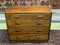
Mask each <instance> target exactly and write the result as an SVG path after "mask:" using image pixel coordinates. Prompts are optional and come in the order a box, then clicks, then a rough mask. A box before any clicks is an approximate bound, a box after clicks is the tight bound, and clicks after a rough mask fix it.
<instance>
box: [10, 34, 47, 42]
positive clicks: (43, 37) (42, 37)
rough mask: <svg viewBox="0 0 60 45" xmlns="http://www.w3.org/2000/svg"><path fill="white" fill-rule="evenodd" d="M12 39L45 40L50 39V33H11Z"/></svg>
mask: <svg viewBox="0 0 60 45" xmlns="http://www.w3.org/2000/svg"><path fill="white" fill-rule="evenodd" d="M9 38H10V40H12V41H43V40H48V35H45V34H19V35H17V34H12V35H9Z"/></svg>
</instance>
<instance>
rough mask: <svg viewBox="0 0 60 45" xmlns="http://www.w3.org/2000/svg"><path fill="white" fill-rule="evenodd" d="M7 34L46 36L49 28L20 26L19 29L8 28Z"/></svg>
mask: <svg viewBox="0 0 60 45" xmlns="http://www.w3.org/2000/svg"><path fill="white" fill-rule="evenodd" d="M8 31H9V33H16V34H17V33H18V34H20V33H40V34H41V33H44V34H48V33H49V27H39V26H34V27H33V26H32V27H31V26H27V27H24V26H21V27H9V28H8Z"/></svg>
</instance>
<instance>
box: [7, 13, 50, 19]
mask: <svg viewBox="0 0 60 45" xmlns="http://www.w3.org/2000/svg"><path fill="white" fill-rule="evenodd" d="M6 17H7V19H16V20H18V19H41V20H42V19H44V20H45V19H46V20H49V19H50V17H51V14H49V13H40V14H39V13H36V14H34V13H32V14H31V13H29V14H28V13H27V14H6Z"/></svg>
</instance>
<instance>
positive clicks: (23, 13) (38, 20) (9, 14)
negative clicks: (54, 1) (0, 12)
mask: <svg viewBox="0 0 60 45" xmlns="http://www.w3.org/2000/svg"><path fill="white" fill-rule="evenodd" d="M5 14H6V22H7V28H8V29H7V32H8V36H9V40H11V41H15V42H18V41H19V42H43V41H48V39H49V32H50V23H51V14H52V13H51V10H50V8H49V7H47V6H25V7H24V6H20V7H18V6H14V7H11V8H9V9H7V10H6V13H5Z"/></svg>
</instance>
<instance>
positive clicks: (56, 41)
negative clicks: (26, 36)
mask: <svg viewBox="0 0 60 45" xmlns="http://www.w3.org/2000/svg"><path fill="white" fill-rule="evenodd" d="M9 42H10V41H9V40H8V36H7V31H6V30H0V45H60V31H58V30H51V31H50V37H49V41H48V42H46V43H12V42H11V43H9Z"/></svg>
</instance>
